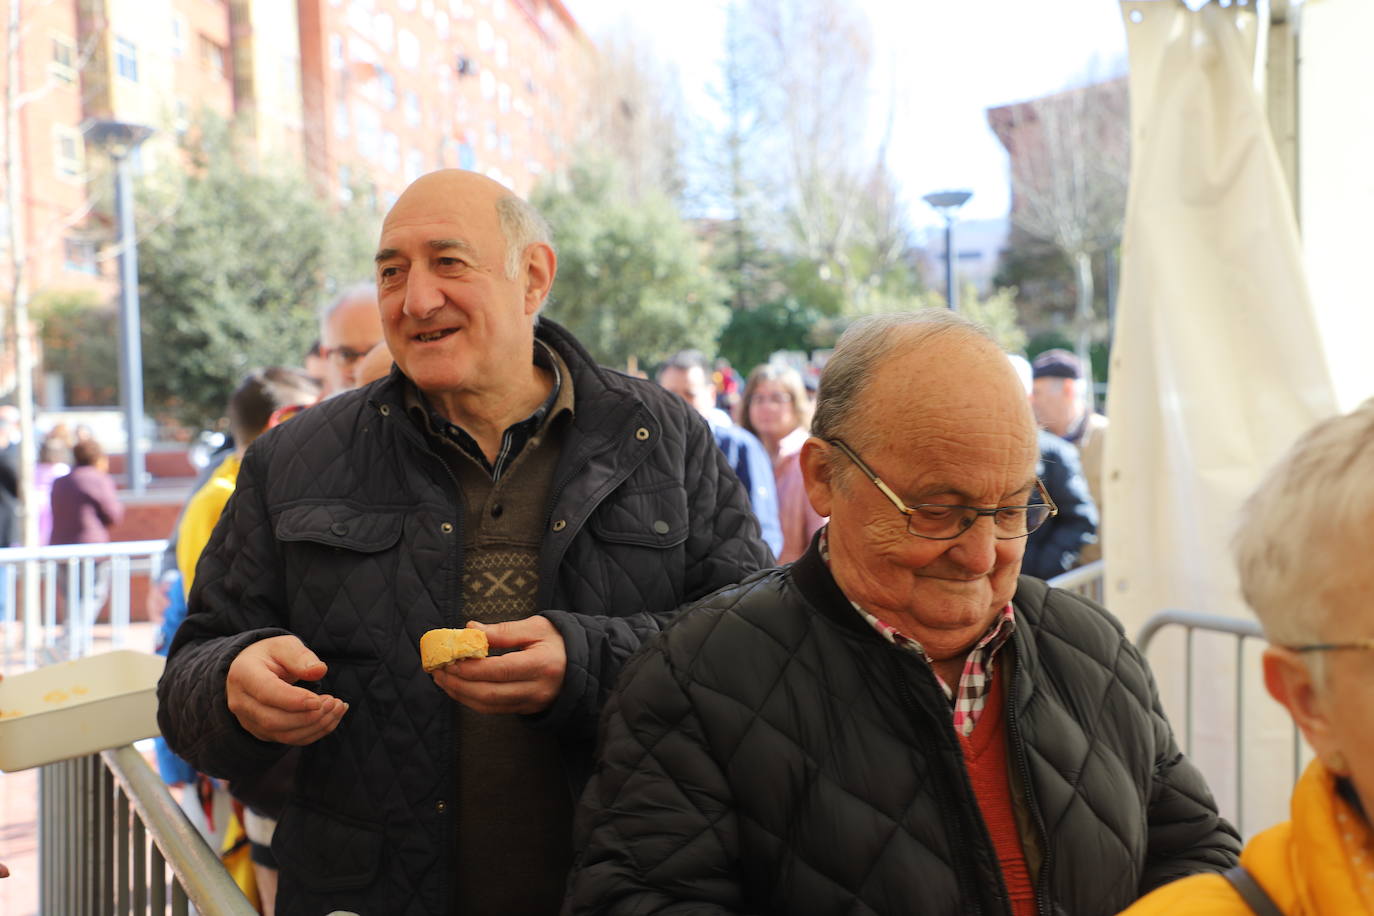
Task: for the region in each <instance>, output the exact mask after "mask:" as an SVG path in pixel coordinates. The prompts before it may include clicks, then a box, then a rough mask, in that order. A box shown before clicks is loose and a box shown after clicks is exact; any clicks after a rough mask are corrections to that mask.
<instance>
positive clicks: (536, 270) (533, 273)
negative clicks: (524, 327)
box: [525, 242, 558, 315]
mask: <svg viewBox="0 0 1374 916" xmlns="http://www.w3.org/2000/svg"><path fill="white" fill-rule="evenodd" d="M557 273H558V255H556V254H554V251H553V247H552V246H550V245H546V244H544V243H543V242H535V243H534V244H532V245H528V246H526V248H525V314H526V315H533V314H534V313H535V312H538V311H539V308H540V306H542V305H543V304H544V300H545V299H547V298H548V296H549V290H550V289H552V288H553V278H554V276H555V275H556V274H557Z"/></svg>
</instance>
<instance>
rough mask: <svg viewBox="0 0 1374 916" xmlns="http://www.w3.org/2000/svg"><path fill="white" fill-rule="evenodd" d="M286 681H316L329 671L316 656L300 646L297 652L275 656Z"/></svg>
mask: <svg viewBox="0 0 1374 916" xmlns="http://www.w3.org/2000/svg"><path fill="white" fill-rule="evenodd" d="M277 662H278V664H280V665H281V666H282V668H283V673H284V674H286V676H287V679H288V680H290V681H292V682H295V681H318V680H319V679H320V678H322V677H324V674H325V672H326V671H328V670H329V668H328V666H327V665H325V663H324V662H322V661H320V658H319V656H318V655H316V654H315V653H314V652H311V651H310V650H309V649H307V648H305V647H304V646H302V647H301V648H300V650H299V651H295V652H283V653H282V654H281V655H279V656H277Z"/></svg>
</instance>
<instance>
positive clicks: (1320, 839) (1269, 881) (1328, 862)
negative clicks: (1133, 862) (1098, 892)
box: [1121, 760, 1374, 916]
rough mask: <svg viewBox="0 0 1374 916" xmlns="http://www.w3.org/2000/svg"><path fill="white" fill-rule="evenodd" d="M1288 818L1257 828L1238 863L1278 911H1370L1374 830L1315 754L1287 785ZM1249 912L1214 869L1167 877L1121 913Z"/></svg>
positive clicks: (1238, 915)
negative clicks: (1289, 799)
mask: <svg viewBox="0 0 1374 916" xmlns="http://www.w3.org/2000/svg"><path fill="white" fill-rule="evenodd" d="M1291 811H1292V816H1293V819H1292V820H1291V821H1285V822H1284V823H1282V824H1279V825H1277V826H1275V827H1270V828H1269V829H1268V830H1266V831H1264V832H1263V833H1260V834H1257V835H1256V836H1255V837H1254V838H1252V839H1251V840H1250V842H1249V843H1247V844H1246V845H1245V849H1244V851H1242V852H1241V854H1240V864H1242V865H1244V866H1245V868H1246V869H1247V870H1248V871H1249V872H1250V874H1251V875H1252V876H1254V879H1255V880H1256V881H1258V882H1259V884H1260V886H1261V887H1263V888H1264V890H1265V892H1267V893H1268V894H1269V896H1270V898H1272V899H1273V901H1274V903H1276V904H1277V905H1278V907H1279V909H1280V910H1282V911H1283V913H1284V916H1318V914H1322V916H1351V914H1360V913H1374V833H1371V831H1370V828H1369V825H1368V824H1367V823H1365V821H1364V819H1363V818H1361V817H1360V815H1359V814H1358V813H1357V812H1356V811H1355V810H1354V809H1352V808H1351V807H1350V806H1349V805H1348V804H1346V802H1345V801H1344V800H1343V799H1342V798H1341V797H1340V796H1339V795H1337V794H1336V782H1335V779H1334V778H1333V777H1332V776H1331V774H1330V773H1329V772H1328V771H1327V770H1326V768H1325V767H1323V766H1322V765H1321V762H1320V761H1317V760H1313V761H1312V763H1311V764H1309V765H1308V767H1307V770H1306V771H1305V772H1304V773H1303V775H1302V778H1301V779H1300V780H1298V784H1297V786H1296V787H1295V788H1294V789H1293V800H1292V804H1291ZM1190 913H1207V914H1219V916H1230V914H1234V916H1253V911H1252V910H1251V909H1250V907H1249V906H1248V905H1247V904H1246V903H1245V901H1244V900H1242V899H1241V897H1240V895H1239V894H1237V893H1236V891H1235V890H1234V889H1233V888H1232V887H1231V885H1230V883H1229V882H1227V880H1226V879H1225V878H1223V877H1221V876H1220V875H1194V876H1193V877H1191V878H1184V879H1183V880H1181V881H1175V882H1174V883H1172V884H1166V885H1165V886H1164V887H1161V888H1159V889H1158V890H1156V891H1155V892H1154V893H1152V894H1150V895H1149V896H1147V897H1144V898H1142V899H1140V900H1138V901H1136V903H1135V904H1134V905H1132V906H1131V907H1130V908H1129V909H1127V910H1126V911H1125V912H1123V913H1122V914H1121V916H1155V914H1160V916H1188V914H1190Z"/></svg>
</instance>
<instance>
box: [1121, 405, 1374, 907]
mask: <svg viewBox="0 0 1374 916" xmlns="http://www.w3.org/2000/svg"><path fill="white" fill-rule="evenodd" d="M1371 552H1374V400H1371V401H1368V402H1366V403H1365V404H1364V406H1362V407H1360V408H1359V409H1357V410H1355V411H1354V412H1353V413H1351V414H1349V415H1347V416H1344V417H1336V418H1333V419H1330V420H1326V421H1323V422H1322V423H1320V424H1318V425H1317V426H1316V427H1315V428H1314V429H1312V430H1311V431H1310V432H1308V433H1307V434H1306V435H1304V436H1303V437H1302V438H1301V439H1300V440H1299V442H1298V444H1297V445H1296V446H1295V447H1294V449H1293V450H1292V451H1291V452H1290V453H1289V454H1288V455H1287V456H1286V457H1285V458H1284V459H1283V461H1282V462H1280V464H1279V466H1278V467H1277V468H1275V469H1274V470H1273V471H1272V472H1271V473H1270V474H1269V476H1268V478H1267V479H1266V480H1265V481H1264V482H1263V483H1262V484H1261V485H1260V486H1259V488H1258V489H1257V490H1256V491H1255V493H1254V495H1253V496H1251V497H1250V500H1249V502H1248V503H1246V506H1245V509H1244V512H1243V513H1242V516H1241V520H1240V526H1239V528H1238V534H1237V535H1236V539H1235V553H1236V566H1237V570H1238V572H1239V573H1240V584H1241V590H1242V591H1243V592H1244V594H1245V600H1246V602H1247V603H1248V604H1249V605H1250V607H1251V608H1252V609H1253V610H1254V612H1255V615H1256V616H1257V617H1258V618H1259V620H1260V623H1261V624H1262V625H1263V626H1264V635H1265V637H1266V638H1267V639H1268V640H1269V648H1268V649H1266V650H1265V653H1264V683H1265V686H1266V687H1267V688H1268V690H1269V693H1270V694H1271V695H1272V696H1273V697H1274V699H1275V700H1278V702H1279V703H1281V704H1283V706H1284V707H1285V708H1286V709H1287V710H1288V712H1289V714H1290V715H1291V716H1292V717H1293V721H1294V722H1296V723H1297V725H1298V728H1300V729H1302V733H1303V735H1304V736H1305V737H1306V738H1307V741H1308V744H1310V745H1311V747H1312V749H1313V751H1315V752H1316V756H1315V758H1314V759H1313V760H1312V762H1311V763H1310V764H1309V765H1308V766H1307V769H1306V771H1305V772H1304V773H1303V774H1302V778H1301V779H1299V781H1298V784H1297V786H1296V787H1295V788H1294V789H1293V798H1292V802H1291V806H1290V810H1291V814H1292V820H1290V821H1287V822H1285V823H1282V824H1279V825H1278V826H1276V827H1271V828H1270V829H1268V830H1266V831H1264V832H1262V833H1259V834H1257V835H1256V836H1255V837H1254V838H1253V839H1251V840H1250V842H1249V844H1247V845H1246V847H1245V850H1244V851H1243V852H1242V853H1241V856H1240V866H1238V867H1237V868H1236V869H1233V870H1232V871H1231V872H1229V873H1228V874H1227V875H1226V876H1225V877H1222V876H1220V875H1205V876H1196V877H1192V878H1186V879H1184V880H1182V881H1176V882H1174V883H1173V884H1167V885H1165V886H1164V887H1162V888H1160V889H1159V890H1157V891H1155V892H1154V893H1153V894H1150V895H1149V896H1148V897H1145V898H1144V899H1142V900H1140V901H1138V902H1137V903H1136V904H1135V905H1134V906H1132V907H1130V908H1129V909H1128V910H1126V914H1129V916H1156V914H1159V916H1166V914H1167V916H1186V914H1192V913H1199V914H1202V913H1207V914H1214V913H1216V914H1222V916H1226V914H1234V916H1242V914H1249V913H1261V914H1275V913H1279V914H1284V916H1308V914H1319V913H1320V914H1335V913H1341V914H1351V913H1374V828H1371V825H1370V819H1369V813H1370V811H1371V810H1374V809H1372V808H1371V805H1374V717H1371V716H1370V712H1369V711H1370V710H1371V709H1374V605H1371V604H1370V601H1369V596H1370V594H1371V593H1374V564H1371V563H1370V562H1369V556H1370V554H1371Z"/></svg>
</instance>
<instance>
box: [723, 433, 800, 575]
mask: <svg viewBox="0 0 1374 916" xmlns="http://www.w3.org/2000/svg"><path fill="white" fill-rule="evenodd" d="M706 422H707V423H710V425H711V432H712V433H713V434H714V435H715V437H716V445H718V446H720V450H721V451H722V452H724V453H725V462H726V463H727V464H728V465H730V467H731V468H732V469H734V472H735V476H736V477H738V478H739V482H740V483H742V484H744V489H745V491H746V492H748V494H749V508H751V509H753V510H754V517H755V518H757V519H758V520H759V528H760V529H762V531H763V541H764V543H765V544H767V545H768V547H769V549H771V550H772V551H773V556H775V557H776V556H778V555H779V554H780V553H782V523H781V522H780V521H778V483H777V480H776V479H775V478H774V477H773V462H772V461H770V460H769V458H768V450H767V449H765V448H764V447H763V443H762V442H760V441H759V440H758V437H757V436H755V435H754V434H753V433H751V432H750V431H749V430H747V429H745V428H744V427H742V426H735V425H734V424H733V423H716V422H713V418H712V417H709V416H708V417H707V418H706Z"/></svg>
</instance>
